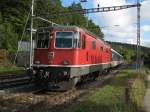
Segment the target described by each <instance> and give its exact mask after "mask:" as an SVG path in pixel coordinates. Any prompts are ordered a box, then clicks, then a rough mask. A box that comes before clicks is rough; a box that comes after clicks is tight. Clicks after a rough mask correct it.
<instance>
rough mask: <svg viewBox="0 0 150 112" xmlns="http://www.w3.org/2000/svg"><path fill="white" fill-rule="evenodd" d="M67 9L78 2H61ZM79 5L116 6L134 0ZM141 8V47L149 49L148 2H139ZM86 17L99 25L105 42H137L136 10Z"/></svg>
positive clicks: (99, 0)
mask: <svg viewBox="0 0 150 112" xmlns="http://www.w3.org/2000/svg"><path fill="white" fill-rule="evenodd" d="M61 1H62V4H63V6H65V7H67V6H69V5H71V3H72V2H76V3H79V2H80V0H61ZM87 1H88V2H85V3H81V4H82V7H84V8H96V7H97V5H98V4H99V6H100V7H107V6H118V5H127V4H135V3H136V0H87ZM140 3H141V4H142V6H141V45H142V46H146V47H150V12H149V11H150V0H140ZM86 16H87V17H88V18H89V19H91V20H93V22H94V23H95V24H97V25H99V26H100V27H101V29H102V31H103V33H104V39H105V40H106V41H112V42H121V43H129V44H136V42H137V41H136V40H137V33H136V30H137V26H136V23H137V8H130V9H124V10H119V11H113V12H99V13H94V14H86Z"/></svg>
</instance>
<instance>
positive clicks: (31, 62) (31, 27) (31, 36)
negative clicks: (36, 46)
mask: <svg viewBox="0 0 150 112" xmlns="http://www.w3.org/2000/svg"><path fill="white" fill-rule="evenodd" d="M33 6H34V0H32V5H31V21H30V22H31V24H30V68H31V67H32V64H33V59H32V56H33V35H32V30H33V16H34V15H33V13H34V12H33V10H34V7H33Z"/></svg>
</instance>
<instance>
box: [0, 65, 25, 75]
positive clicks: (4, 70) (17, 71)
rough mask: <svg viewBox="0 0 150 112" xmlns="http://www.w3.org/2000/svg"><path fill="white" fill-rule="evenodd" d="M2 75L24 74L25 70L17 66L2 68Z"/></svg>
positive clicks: (0, 69) (0, 70) (0, 68)
mask: <svg viewBox="0 0 150 112" xmlns="http://www.w3.org/2000/svg"><path fill="white" fill-rule="evenodd" d="M0 73H2V74H5V73H11V74H18V75H20V74H24V73H25V71H24V68H22V67H16V66H12V67H0Z"/></svg>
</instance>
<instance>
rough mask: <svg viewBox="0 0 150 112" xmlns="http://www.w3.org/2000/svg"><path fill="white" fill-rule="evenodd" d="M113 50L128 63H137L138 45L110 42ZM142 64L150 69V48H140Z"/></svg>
mask: <svg viewBox="0 0 150 112" xmlns="http://www.w3.org/2000/svg"><path fill="white" fill-rule="evenodd" d="M109 44H110V45H111V46H112V48H113V49H115V50H116V51H117V52H119V53H120V54H121V55H122V56H123V57H124V59H125V61H126V62H127V63H135V62H136V45H131V44H125V43H118V42H109ZM140 49H141V52H140V57H141V64H143V65H144V66H147V67H149V68H150V58H149V57H150V48H146V47H142V46H141V47H140Z"/></svg>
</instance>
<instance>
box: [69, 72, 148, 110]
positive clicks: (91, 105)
mask: <svg viewBox="0 0 150 112" xmlns="http://www.w3.org/2000/svg"><path fill="white" fill-rule="evenodd" d="M127 87H128V88H130V90H129V91H130V92H129V94H130V95H129V102H127V101H126V97H125V96H126V95H125V88H127ZM144 93H145V85H144V81H143V78H142V79H140V78H138V76H137V74H136V72H135V71H134V70H130V69H124V70H122V71H120V72H119V73H118V74H117V75H116V76H115V77H113V78H112V80H111V81H110V82H109V83H108V84H107V85H105V86H103V87H102V88H100V89H98V90H95V91H94V92H91V93H89V95H87V96H86V97H85V98H83V101H81V102H78V104H77V105H74V106H73V107H72V108H71V109H69V110H68V111H69V112H140V111H141V110H142V106H143V102H142V101H143V97H144Z"/></svg>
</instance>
